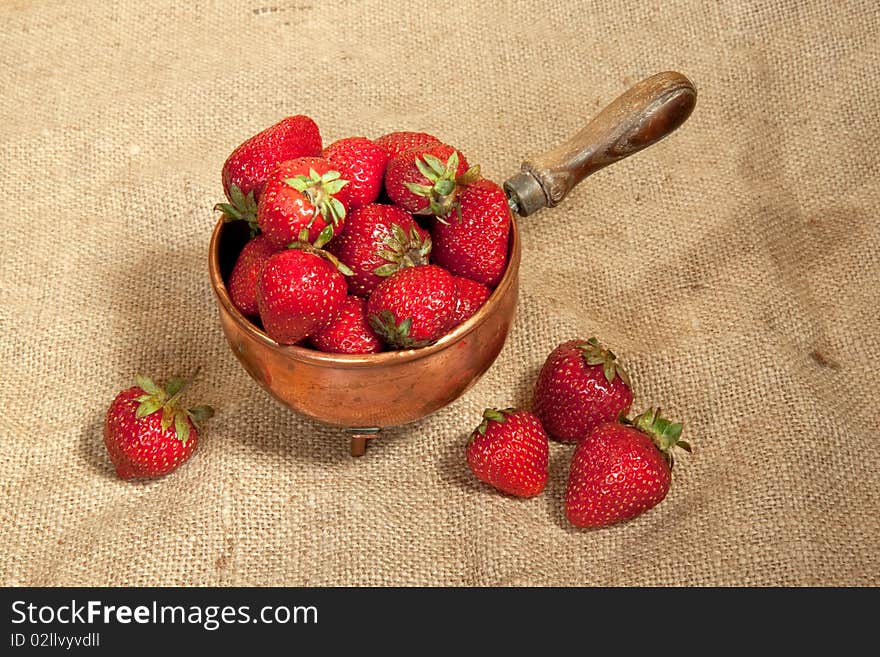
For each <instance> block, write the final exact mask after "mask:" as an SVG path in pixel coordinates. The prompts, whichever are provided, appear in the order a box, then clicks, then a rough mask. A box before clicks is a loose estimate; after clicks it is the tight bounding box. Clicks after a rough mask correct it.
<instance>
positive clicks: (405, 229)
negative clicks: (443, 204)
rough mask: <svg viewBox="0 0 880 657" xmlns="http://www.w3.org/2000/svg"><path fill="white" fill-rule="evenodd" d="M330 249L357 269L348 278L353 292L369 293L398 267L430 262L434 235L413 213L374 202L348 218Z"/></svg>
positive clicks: (328, 246) (349, 265)
mask: <svg viewBox="0 0 880 657" xmlns="http://www.w3.org/2000/svg"><path fill="white" fill-rule="evenodd" d="M327 250H328V251H330V252H331V253H333V254H334V255H335V256H336V257H337V258H339V259H340V260H341V261H342V262H344V263H345V264H346V265H347V266H348V267H349V268H350V269H351V270H352V271H353V272H354V274H353V275H352V276H350V277H349V278H348V289H349V291H351V292H352V293H353V294H360V295H362V296H368V295H369V294H370V292H372V291H373V289H375V287H376V286H377V285H378V284H379V283H380V282H381V281H382V279H383V278H385V277H388V276H391V275H392V274H394V273H395V272H397V271H398V270H400V269H402V268H404V267H411V266H415V265H427V264H428V256H429V255H430V253H431V237H430V236H429V235H428V231H426V230H425V229H424V228H422V227H421V226H419V225H418V224H417V223H416V222H415V220H414V219H413V218H412V215H411V214H410V213H409V212H406V211H405V210H401V209H400V208H398V207H397V206H394V205H381V204H379V203H372V204H370V205H365V206H364V207H362V208H360V209H359V210H355V211H354V212H352V213H351V214H350V215H348V216H347V217H346V219H345V227H344V228H343V229H342V233H340V235H339V237H337V238H335V239H334V240H333V241H332V242H330V244H328V245H327Z"/></svg>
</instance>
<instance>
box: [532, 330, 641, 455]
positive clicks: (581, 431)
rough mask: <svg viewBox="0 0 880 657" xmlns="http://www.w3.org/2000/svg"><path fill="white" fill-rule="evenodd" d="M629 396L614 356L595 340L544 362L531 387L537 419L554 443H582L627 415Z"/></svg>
mask: <svg viewBox="0 0 880 657" xmlns="http://www.w3.org/2000/svg"><path fill="white" fill-rule="evenodd" d="M632 400H633V393H632V389H631V387H630V382H629V377H628V376H627V374H626V371H625V370H624V369H623V368H622V367H621V366H620V363H618V362H617V356H615V355H614V353H613V352H612V351H610V350H608V349H605V348H604V347H603V346H602V345H601V344H600V343H599V341H598V340H597V339H596V338H590V339H589V340H587V341H583V340H570V341H568V342H564V343H562V344H560V345H559V346H557V347H556V348H555V349H554V350H553V351H552V352H551V353H550V355H549V356H548V357H547V360H546V361H545V362H544V365H543V367H542V368H541V372H540V373H539V374H538V381H537V384H536V385H535V413H537V414H538V417H540V418H541V422H543V423H544V428H545V429H547V433H549V434H550V436H551V437H553V438H555V439H556V440H562V441H577V440H583V439H584V438H586V437H587V435H589V433H590V432H591V431H592V430H593V429H594V428H595V427H596V426H598V425H599V424H602V423H603V422H609V421H611V420H616V419H617V418H618V417H619V416H620V415H622V414H625V413H627V412H628V411H629V407H630V405H631V404H632Z"/></svg>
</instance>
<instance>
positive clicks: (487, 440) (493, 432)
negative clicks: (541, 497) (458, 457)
mask: <svg viewBox="0 0 880 657" xmlns="http://www.w3.org/2000/svg"><path fill="white" fill-rule="evenodd" d="M549 451H550V447H549V445H548V443H547V434H546V433H545V432H544V427H542V426H541V421H540V420H539V419H538V416H537V415H535V414H534V413H530V412H529V411H523V410H516V409H513V408H507V409H504V410H502V411H499V410H496V409H494V408H487V409H486V410H485V411H484V412H483V422H482V423H481V424H480V426H478V427H477V428H476V429H475V430H474V432H473V433H472V434H471V437H470V439H469V440H468V444H467V462H468V466H470V469H471V471H472V472H473V473H474V474H475V475H476V477H477V479H479V480H480V481H484V482H486V483H487V484H490V485H492V486H494V487H495V488H497V489H498V490H500V491H502V492H504V493H508V494H509V495H515V496H517V497H534V496H535V495H537V494H538V493H540V492H541V491H543V490H544V487H545V486H546V485H547V460H548V457H549Z"/></svg>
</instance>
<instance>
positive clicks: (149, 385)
mask: <svg viewBox="0 0 880 657" xmlns="http://www.w3.org/2000/svg"><path fill="white" fill-rule="evenodd" d="M134 380H135V381H136V382H137V384H138V387H139V388H140V389H141V390H143V391H144V392H148V393H150V394H151V395H155V394H156V393H159V392H161V391H162V389H161V388H160V387H159V386H157V385H156V383H155V381H153V379H151V378H150V377H148V376H141V375H140V374H138V375H137V376H136V377H134Z"/></svg>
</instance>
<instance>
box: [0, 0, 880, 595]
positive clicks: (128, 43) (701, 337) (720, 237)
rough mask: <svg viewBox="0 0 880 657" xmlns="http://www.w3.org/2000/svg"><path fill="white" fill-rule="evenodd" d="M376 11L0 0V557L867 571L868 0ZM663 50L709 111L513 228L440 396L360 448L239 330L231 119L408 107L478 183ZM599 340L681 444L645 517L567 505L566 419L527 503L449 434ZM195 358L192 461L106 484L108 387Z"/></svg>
mask: <svg viewBox="0 0 880 657" xmlns="http://www.w3.org/2000/svg"><path fill="white" fill-rule="evenodd" d="M322 7H323V5H322ZM384 7H385V3H379V2H366V3H357V4H355V5H349V4H347V3H339V4H338V6H334V7H332V8H331V9H332V11H331V10H329V9H328V10H327V11H324V10H322V11H318V10H317V5H315V4H313V3H307V2H302V1H300V0H297V1H288V0H284V1H280V2H275V3H273V6H272V7H268V6H265V7H264V6H262V5H260V4H259V3H255V4H254V5H253V6H252V7H248V6H246V5H243V4H241V3H233V2H220V3H212V4H211V5H210V9H204V8H202V9H187V8H186V7H183V6H181V7H172V6H170V5H169V4H168V3H155V2H140V3H133V2H113V3H100V4H97V3H92V4H89V6H88V9H87V10H86V7H85V5H82V6H80V5H76V4H72V5H69V6H63V5H44V4H42V3H33V4H31V3H25V2H14V3H6V4H5V5H4V6H3V7H2V8H0V24H2V26H3V33H4V39H3V41H2V43H0V61H2V62H3V65H4V70H6V71H7V74H6V76H5V78H4V81H3V97H4V109H3V110H2V112H3V117H4V118H3V121H2V122H0V143H2V149H3V153H4V157H3V158H2V159H0V179H2V180H3V181H4V196H5V197H6V199H7V201H8V202H7V216H6V221H5V224H4V226H5V235H4V242H3V257H2V258H0V299H2V315H0V322H2V335H3V339H2V344H0V365H2V371H3V373H4V376H3V377H2V378H0V406H2V408H3V410H4V413H3V418H2V420H0V428H2V445H3V457H2V459H0V497H2V500H3V502H2V505H0V521H2V522H0V583H3V584H7V585H37V586H41V585H61V584H66V585H72V584H79V585H132V584H140V585H151V584H160V585H163V584H164V585H175V584H180V585H299V584H303V585H334V584H378V585H382V584H400V585H417V584H428V585H435V584H450V585H507V584H510V585H549V584H553V585H568V584H571V585H859V584H872V585H876V584H880V564H878V559H880V558H878V554H880V540H878V539H880V521H878V515H877V509H878V506H880V477H878V467H877V463H878V462H880V453H878V442H877V439H876V435H875V429H874V424H875V423H874V422H873V413H872V408H871V407H872V405H873V404H874V403H876V401H877V399H878V384H877V379H876V363H877V358H878V356H880V327H878V319H877V313H876V308H877V307H878V305H880V299H878V294H877V291H876V290H877V280H878V275H880V257H878V255H877V253H878V249H880V239H878V229H877V225H876V209H875V208H876V207H877V206H878V204H880V187H878V183H877V176H878V173H880V166H878V156H877V152H878V147H880V138H878V137H880V131H878V127H877V121H876V108H877V107H878V106H880V88H878V85H877V82H876V74H875V72H876V69H877V66H878V63H880V52H878V45H877V41H876V39H875V38H873V36H872V35H876V33H877V30H878V28H880V25H878V22H880V18H878V15H877V12H876V10H875V8H874V4H873V3H870V2H850V3H845V4H844V5H843V6H842V7H836V6H832V5H829V4H828V3H819V2H795V1H791V2H773V3H771V2H750V3H749V2H745V3H736V5H735V6H722V5H718V6H715V5H714V4H709V3H692V2H684V1H682V2H673V3H663V9H662V10H661V9H657V8H645V7H644V3H622V4H620V5H619V6H616V7H613V8H611V7H607V3H561V2H555V3H549V4H546V6H545V5H541V7H542V8H540V9H536V8H535V5H534V3H531V4H530V3H500V2H489V3H480V4H479V6H478V7H477V6H476V5H475V6H473V7H472V8H470V9H467V10H462V11H460V12H459V13H457V14H456V15H457V19H458V20H457V22H456V24H455V25H454V26H452V27H453V28H454V29H450V25H449V23H448V21H447V20H446V18H444V17H442V16H440V15H439V14H437V13H435V12H432V11H429V10H428V6H427V5H425V4H423V3H410V4H408V5H406V6H405V7H403V6H401V7H397V8H395V9H394V12H393V14H392V13H388V10H386V9H385V8H384ZM525 15H528V16H529V19H528V20H523V17H524V16H525ZM228 25H235V26H236V29H235V30H229V29H227V26H228ZM339 25H344V26H345V27H346V29H344V30H343V29H336V28H337V27H338V26H339ZM218 34H223V38H217V35H218ZM315 35H320V40H319V41H318V43H320V47H315V44H316V39H315ZM667 69H674V70H680V71H682V72H684V73H686V74H687V75H689V76H690V77H691V78H692V79H693V80H694V82H695V83H696V85H697V87H698V89H699V101H698V106H697V110H696V111H695V113H694V114H693V116H692V117H691V119H690V120H689V121H688V123H687V124H685V126H684V127H683V128H682V129H681V130H680V131H679V132H678V133H676V134H675V135H674V136H673V137H671V138H670V139H668V140H666V141H664V142H661V143H660V144H658V145H656V146H654V147H652V148H650V149H649V150H647V151H645V152H644V153H642V154H639V155H637V156H636V157H634V158H632V159H630V160H627V161H624V162H621V163H620V164H617V165H615V166H613V167H610V168H608V169H606V170H604V171H602V172H600V173H598V174H596V175H595V176H594V177H592V178H590V179H589V180H588V181H587V182H585V183H584V184H583V185H582V186H581V187H580V188H578V189H577V190H575V192H574V193H573V194H572V195H571V197H570V198H569V199H568V200H567V201H566V202H565V203H564V204H563V205H562V206H560V207H558V208H556V209H553V210H552V211H545V212H542V213H540V214H538V215H535V216H533V217H530V218H528V219H524V220H522V221H521V227H522V234H523V246H524V252H523V263H522V268H521V296H520V306H519V310H518V316H517V319H516V323H515V326H514V328H513V331H512V333H511V335H510V337H509V341H508V343H507V345H506V347H505V349H504V351H503V352H502V354H501V356H500V357H499V359H498V361H497V362H496V364H495V365H494V366H493V368H492V369H491V370H490V371H489V372H488V373H487V374H486V375H485V376H484V377H483V378H482V379H481V380H480V381H479V382H478V383H477V384H476V385H475V386H474V387H473V388H472V389H471V390H470V391H469V392H468V393H467V394H465V395H464V396H463V397H462V398H461V399H459V400H458V401H456V402H455V403H453V404H451V405H450V406H448V407H447V408H445V409H443V410H442V411H440V412H438V413H436V414H435V415H433V416H431V417H429V418H427V419H425V420H423V421H421V422H418V423H416V424H414V425H412V426H408V427H401V428H397V429H394V430H391V431H389V432H388V435H387V436H385V437H383V438H382V439H380V440H378V441H376V443H375V444H374V445H372V446H371V447H370V450H369V452H368V455H367V456H366V457H365V458H363V459H360V460H353V459H351V458H350V457H349V456H348V454H347V448H348V446H347V442H346V440H345V438H344V437H342V436H341V435H339V434H338V433H337V432H335V431H333V430H331V429H328V428H325V427H322V426H320V425H318V424H316V423H312V422H309V421H307V420H304V419H301V418H299V417H297V416H295V415H293V414H292V413H290V412H289V411H287V410H286V409H284V408H282V407H281V406H279V405H278V404H276V403H275V402H273V401H272V400H271V399H270V398H269V397H268V396H267V395H266V394H265V393H263V392H262V391H261V390H260V389H259V388H258V387H257V385H256V384H255V383H254V382H253V381H251V379H250V378H249V377H248V376H247V374H246V373H245V372H244V370H243V369H242V368H241V367H240V366H239V365H238V363H237V361H236V360H235V359H234V358H233V356H232V354H231V352H230V351H229V350H228V348H227V346H226V343H225V341H224V339H223V336H222V334H221V332H220V328H219V325H218V323H217V318H216V311H215V309H214V306H213V299H212V296H211V291H210V288H209V284H208V278H207V272H206V250H207V244H208V237H209V234H210V231H211V228H212V225H213V222H214V221H215V219H216V216H215V215H213V214H212V212H211V207H212V205H213V203H214V202H216V201H217V200H218V198H219V196H220V193H221V188H220V182H219V171H220V166H221V164H222V162H223V160H224V159H225V157H226V155H227V154H228V152H229V151H230V150H231V149H232V148H233V147H234V146H235V145H236V144H237V143H238V142H239V141H241V140H242V139H243V138H245V137H246V136H248V135H250V134H252V133H253V132H255V131H256V130H258V129H260V128H262V127H264V126H266V125H269V124H270V123H272V122H274V121H276V120H277V119H279V118H281V117H282V116H284V115H287V114H295V113H306V114H309V115H311V116H312V117H313V118H315V119H316V120H317V121H318V123H319V125H320V126H321V129H322V134H323V135H324V137H325V143H329V142H330V141H333V140H334V139H337V138H339V137H343V136H347V135H351V134H365V135H367V136H378V135H380V134H383V133H385V132H388V131H391V130H395V129H411V130H428V131H430V132H433V133H436V134H438V135H440V136H441V137H443V138H444V139H445V140H447V141H449V142H451V143H453V144H456V145H458V146H459V147H460V148H462V150H463V151H464V152H465V153H466V155H467V157H468V159H469V160H470V161H471V162H479V163H481V164H482V166H483V170H484V173H485V174H486V175H487V176H488V177H491V178H493V179H495V180H496V181H499V182H500V181H502V180H503V179H504V178H505V177H506V176H508V175H510V174H511V173H513V172H514V171H516V170H517V168H518V166H519V162H520V161H521V160H522V159H523V158H524V157H525V156H528V155H530V154H534V153H536V152H538V151H540V150H543V149H545V148H547V147H549V146H551V145H553V144H555V143H558V142H559V141H560V140H562V139H563V138H566V137H567V136H569V135H570V134H572V133H573V132H574V131H576V130H578V129H579V128H580V126H581V125H583V123H584V121H585V120H586V119H587V118H589V117H590V116H592V115H594V114H595V113H596V112H597V111H598V110H599V109H600V107H601V106H602V105H604V104H605V103H607V102H609V101H610V100H611V99H613V98H614V97H615V96H616V95H617V94H619V93H620V92H622V91H623V90H625V89H626V88H627V87H628V86H629V85H631V84H633V83H634V82H636V81H637V80H639V79H641V78H643V77H646V76H648V75H650V74H652V73H655V72H658V71H661V70H667ZM590 335H597V336H599V337H600V338H602V339H603V340H604V341H606V342H607V343H608V344H610V345H611V346H612V347H613V348H614V349H615V351H616V352H617V353H618V354H620V356H621V359H622V360H623V361H624V362H625V363H626V365H628V367H629V369H630V371H631V374H632V376H633V378H634V380H635V382H636V406H637V407H638V408H643V407H645V406H646V405H648V404H659V405H662V407H663V408H664V409H665V410H666V411H667V412H668V413H669V415H671V416H673V417H675V418H679V419H681V420H683V421H684V423H685V426H686V428H685V431H686V434H687V436H688V438H689V440H690V441H691V442H692V443H693V444H694V446H695V453H694V454H693V455H692V456H690V457H683V458H682V459H681V460H680V462H679V464H678V465H677V467H676V472H675V481H674V483H673V488H672V491H671V493H670V495H669V496H668V497H667V499H666V500H665V501H664V502H663V503H662V504H661V505H660V506H659V507H657V508H656V509H655V510H653V511H651V512H649V513H647V514H645V515H644V516H642V517H640V518H639V519H637V520H635V521H633V522H630V523H628V524H625V525H622V526H618V527H614V528H609V529H606V530H601V531H594V532H584V531H577V530H574V529H572V528H570V527H569V526H568V524H567V522H566V521H565V519H564V516H563V514H562V508H561V498H562V495H563V491H564V485H565V477H566V474H567V465H568V459H569V457H570V453H571V448H570V447H569V446H565V445H558V444H553V445H552V448H551V475H552V481H551V483H550V485H549V486H548V489H547V491H546V492H545V493H544V494H543V495H542V496H540V497H538V498H537V499H533V500H515V499H511V498H508V497H504V496H501V495H498V494H496V493H494V492H492V491H491V490H489V489H488V488H487V487H485V486H484V485H482V484H480V483H479V482H476V481H475V480H474V479H473V478H472V476H471V475H470V473H469V471H468V470H467V468H466V465H465V462H464V459H463V452H462V450H463V445H464V441H465V439H466V436H467V434H468V432H469V431H470V430H471V429H472V428H473V427H474V426H475V425H476V424H477V423H478V421H479V416H480V413H481V411H482V409H483V408H484V407H486V406H489V405H492V406H499V405H500V406H506V405H509V404H513V403H516V404H528V403H529V401H530V396H531V387H532V385H533V382H534V376H535V373H536V371H537V368H538V367H540V364H541V363H542V362H543V359H544V357H545V356H546V354H547V353H549V351H550V350H551V349H552V348H553V346H555V345H556V344H557V343H558V342H561V341H563V340H565V339H568V338H571V337H575V336H580V337H589V336H590ZM197 367H201V368H202V374H201V377H200V379H199V382H198V384H197V386H196V388H195V389H194V391H193V399H194V400H195V399H199V400H202V401H206V402H210V403H212V404H213V405H214V406H215V407H216V408H217V409H218V414H217V416H216V417H215V418H214V419H213V420H212V421H211V423H210V425H209V427H208V433H207V436H206V438H205V440H204V441H203V443H202V445H201V446H200V448H199V450H198V452H197V453H196V455H195V457H194V458H193V459H192V460H191V461H190V462H189V463H187V464H186V465H185V466H184V467H182V468H181V469H180V470H178V471H177V472H176V473H175V474H173V475H171V476H169V477H167V478H165V479H162V480H158V481H153V482H149V483H140V484H132V483H126V482H121V481H119V480H117V479H116V478H115V475H114V474H113V471H112V468H111V467H110V464H109V462H108V461H107V457H106V454H105V451H104V448H103V445H102V443H101V422H102V417H103V413H104V410H105V409H106V407H107V405H108V404H109V402H110V400H111V399H112V398H113V395H114V394H115V393H116V391H118V390H120V389H122V388H123V387H127V386H128V385H130V384H131V382H132V381H133V377H134V375H135V374H136V373H138V372H143V373H149V374H153V375H155V376H157V377H164V376H168V375H170V374H172V373H175V372H190V371H193V370H195V369H196V368H197Z"/></svg>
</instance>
